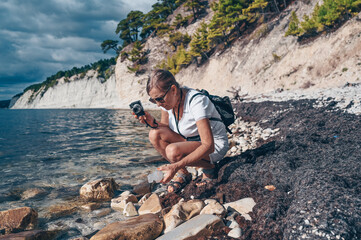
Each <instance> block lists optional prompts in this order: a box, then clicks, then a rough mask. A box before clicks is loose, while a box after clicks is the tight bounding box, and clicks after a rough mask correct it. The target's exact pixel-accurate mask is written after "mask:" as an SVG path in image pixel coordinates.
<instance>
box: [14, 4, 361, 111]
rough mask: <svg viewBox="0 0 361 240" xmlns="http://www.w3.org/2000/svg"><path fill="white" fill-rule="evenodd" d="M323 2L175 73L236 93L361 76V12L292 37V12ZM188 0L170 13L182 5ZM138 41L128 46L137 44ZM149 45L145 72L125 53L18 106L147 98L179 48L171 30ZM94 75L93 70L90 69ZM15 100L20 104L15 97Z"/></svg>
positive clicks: (190, 29) (185, 80)
mask: <svg viewBox="0 0 361 240" xmlns="http://www.w3.org/2000/svg"><path fill="white" fill-rule="evenodd" d="M317 2H318V1H308V2H307V3H306V2H305V1H294V2H292V3H291V4H290V5H288V6H287V7H286V8H285V9H284V10H283V11H282V12H281V13H280V14H279V15H277V16H276V17H274V18H272V19H269V20H268V21H265V22H264V23H262V24H258V26H257V27H256V28H255V29H254V30H253V31H251V32H249V33H248V34H244V35H241V36H240V37H239V38H238V39H236V40H234V41H233V43H232V45H231V46H230V47H226V48H225V47H224V46H220V47H219V48H217V49H216V50H215V51H214V53H213V54H212V55H211V56H210V58H209V59H208V61H206V62H204V63H202V64H201V65H199V64H196V63H195V62H193V63H192V64H190V65H189V66H188V67H186V68H183V69H181V70H180V72H179V73H178V74H176V78H177V80H179V82H180V83H181V84H183V85H185V86H189V87H192V88H199V89H201V88H205V89H207V90H209V92H210V93H213V94H219V95H231V94H230V93H229V92H228V91H230V90H231V91H233V92H238V93H239V94H242V95H244V94H248V95H253V94H260V93H269V92H274V91H276V90H277V91H287V90H294V89H307V90H311V91H312V90H314V89H320V88H333V87H341V86H343V85H345V84H346V83H347V82H349V83H356V82H361V79H360V76H361V55H360V52H361V24H360V21H361V14H358V15H357V16H355V17H353V18H351V19H350V20H349V21H347V22H346V23H345V24H343V25H342V26H341V27H339V28H338V29H336V30H335V31H332V32H328V33H325V34H323V35H321V36H319V37H318V38H316V39H310V40H309V41H308V42H300V41H298V39H297V37H292V36H289V37H285V32H286V30H287V28H288V24H289V22H290V17H291V12H292V11H295V12H296V14H297V15H298V16H299V18H300V19H301V18H302V16H303V15H304V14H311V13H312V11H313V9H314V7H315V5H316V3H317ZM181 11H184V9H183V10H182V7H180V8H179V9H177V10H176V11H175V13H174V14H173V15H171V16H169V18H168V20H167V21H168V23H171V22H172V21H174V16H175V15H176V14H177V13H179V12H181ZM212 14H213V12H212V10H211V9H210V8H208V9H207V15H206V16H204V17H203V18H202V19H199V20H197V21H195V22H194V23H193V24H191V25H189V26H187V27H181V28H180V29H179V31H180V32H181V33H182V34H185V33H188V34H189V35H193V34H194V33H195V31H196V29H197V28H198V27H199V26H200V24H201V23H202V22H203V21H204V22H206V23H207V22H209V21H210V19H211V17H212ZM131 47H132V46H129V47H128V48H125V49H124V50H126V51H130V50H131ZM144 49H145V50H147V51H148V52H149V54H148V55H147V58H148V62H147V63H146V64H144V65H143V66H142V68H143V69H144V73H142V74H134V73H133V72H131V71H129V68H128V67H129V66H131V65H132V62H131V61H129V60H128V59H124V58H122V57H118V59H117V63H116V66H115V71H114V72H115V73H114V75H113V76H112V78H110V79H108V80H107V81H106V82H105V84H104V83H102V84H101V83H99V84H98V82H101V81H100V80H99V79H98V80H96V79H95V78H96V77H90V78H89V77H83V78H81V77H77V80H76V81H73V82H72V81H71V82H65V81H61V79H59V81H58V84H57V85H55V86H53V87H51V88H49V89H47V91H46V92H45V93H43V94H36V93H34V92H31V90H29V91H27V92H25V93H24V94H23V95H22V96H20V98H18V97H17V98H16V99H13V101H12V102H13V103H12V104H11V106H10V107H12V108H77V107H84V108H87V107H89V108H91V107H114V108H127V107H128V104H129V102H131V101H134V100H138V99H140V100H142V101H143V102H144V103H145V105H146V107H149V108H151V107H153V108H154V106H151V105H149V104H148V101H147V94H146V92H145V84H146V82H147V79H148V76H149V73H150V72H151V71H152V70H153V69H155V68H157V67H158V66H159V64H160V63H161V61H162V60H163V59H165V58H166V57H167V56H170V54H172V52H173V50H172V47H171V45H170V44H169V38H168V36H163V37H159V36H150V37H149V38H147V40H146V42H145V43H144ZM87 75H89V73H87ZM14 102H15V103H14Z"/></svg>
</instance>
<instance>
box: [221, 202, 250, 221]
mask: <svg viewBox="0 0 361 240" xmlns="http://www.w3.org/2000/svg"><path fill="white" fill-rule="evenodd" d="M255 205H256V202H255V201H254V200H253V198H243V199H240V200H238V201H235V202H230V203H226V204H224V205H223V206H224V207H225V208H226V209H227V211H234V210H235V211H237V212H238V213H240V214H241V215H242V216H243V217H244V218H245V219H246V220H251V217H250V216H249V215H248V213H250V212H252V209H253V207H254V206H255Z"/></svg>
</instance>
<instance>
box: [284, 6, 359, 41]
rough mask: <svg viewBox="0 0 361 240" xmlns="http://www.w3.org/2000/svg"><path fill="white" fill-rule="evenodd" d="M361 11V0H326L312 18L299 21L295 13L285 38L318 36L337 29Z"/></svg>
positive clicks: (317, 7)
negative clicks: (291, 36) (290, 36)
mask: <svg viewBox="0 0 361 240" xmlns="http://www.w3.org/2000/svg"><path fill="white" fill-rule="evenodd" d="M360 11H361V0H325V1H324V2H323V4H322V5H319V4H318V3H317V4H316V6H315V8H314V9H313V12H312V14H311V15H310V16H307V15H304V16H303V21H301V22H300V21H299V20H298V17H297V15H296V13H295V12H292V16H291V20H290V23H289V27H288V30H287V31H286V34H285V36H289V35H293V36H298V37H300V38H308V37H313V36H317V35H318V34H320V33H322V32H324V31H329V30H333V29H335V28H337V27H338V26H340V25H341V24H342V23H344V22H345V21H346V20H348V19H350V18H351V17H352V16H353V15H354V14H356V13H358V12H360Z"/></svg>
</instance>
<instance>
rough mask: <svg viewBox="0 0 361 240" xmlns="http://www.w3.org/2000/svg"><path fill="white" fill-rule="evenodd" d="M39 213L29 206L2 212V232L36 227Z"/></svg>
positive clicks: (0, 226) (0, 220)
mask: <svg viewBox="0 0 361 240" xmlns="http://www.w3.org/2000/svg"><path fill="white" fill-rule="evenodd" d="M37 221H38V213H37V212H36V211H35V210H34V209H32V208H29V207H22V208H16V209H11V210H7V211H2V212H0V232H5V233H11V232H16V231H23V230H29V229H34V227H35V226H36V225H37Z"/></svg>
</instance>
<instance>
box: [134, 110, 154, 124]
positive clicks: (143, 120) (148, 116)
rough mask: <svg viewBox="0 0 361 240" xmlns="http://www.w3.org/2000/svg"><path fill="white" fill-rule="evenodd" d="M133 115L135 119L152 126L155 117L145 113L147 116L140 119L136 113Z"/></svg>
mask: <svg viewBox="0 0 361 240" xmlns="http://www.w3.org/2000/svg"><path fill="white" fill-rule="evenodd" d="M132 114H133V115H134V118H136V119H138V120H139V122H140V123H143V124H145V121H147V123H148V124H150V125H151V126H152V124H153V121H154V117H153V116H152V115H151V114H150V113H149V112H147V111H144V114H145V115H143V116H139V117H138V116H137V115H136V114H135V113H134V112H132Z"/></svg>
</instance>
